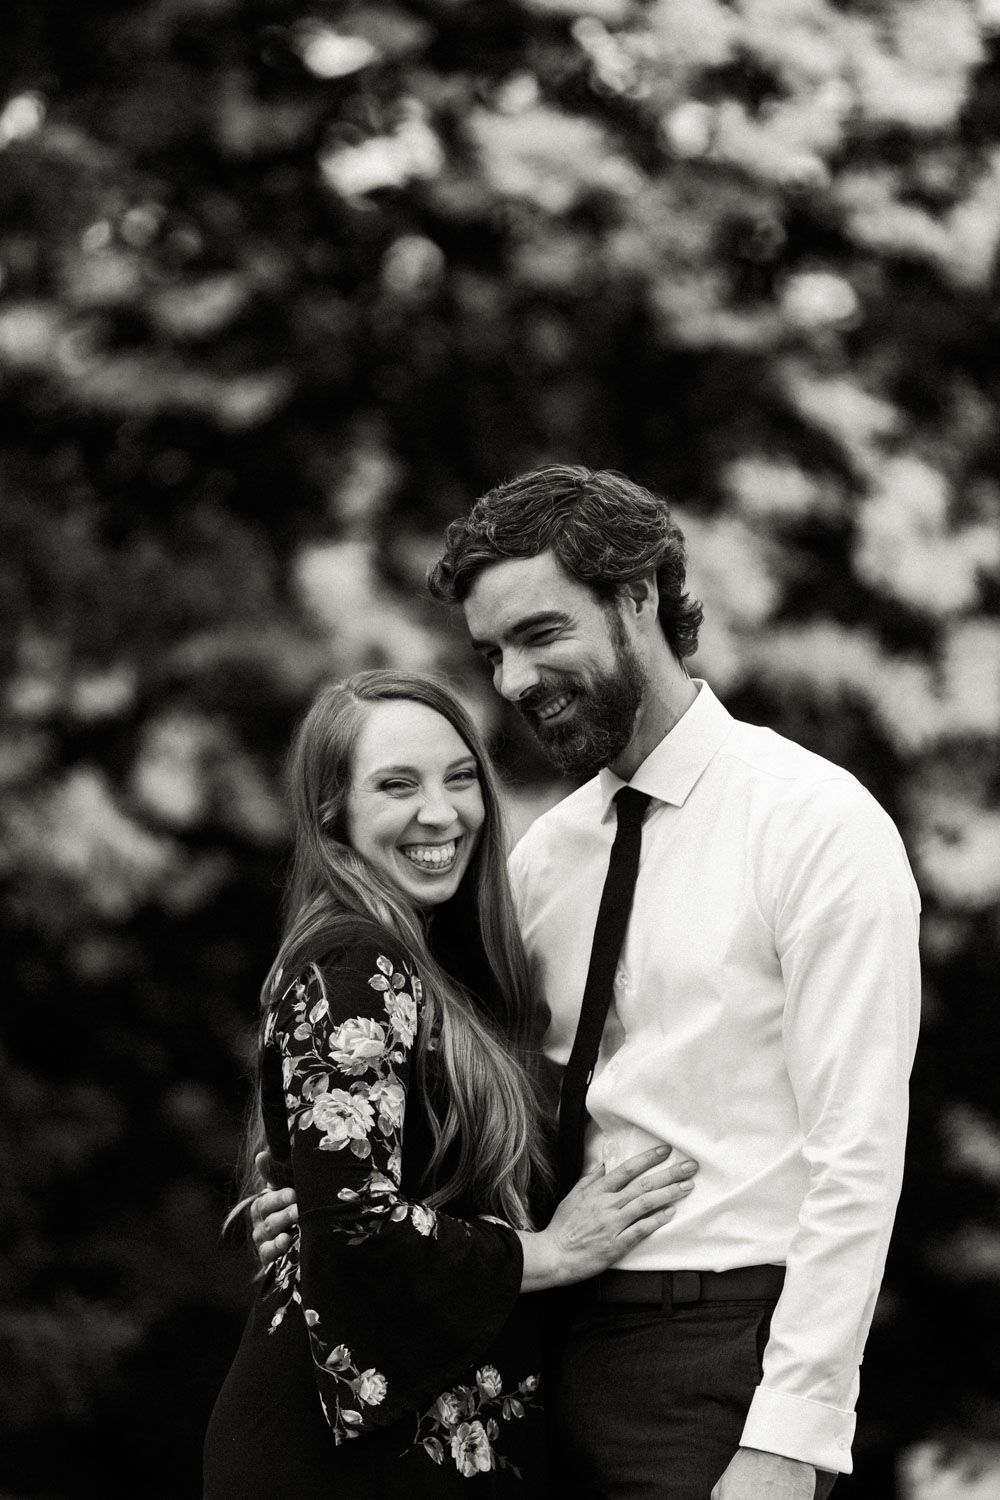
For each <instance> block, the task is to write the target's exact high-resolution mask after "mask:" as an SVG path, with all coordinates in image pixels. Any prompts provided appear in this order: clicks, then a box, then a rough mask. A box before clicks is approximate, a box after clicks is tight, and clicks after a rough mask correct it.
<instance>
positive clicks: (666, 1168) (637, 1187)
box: [604, 1146, 698, 1202]
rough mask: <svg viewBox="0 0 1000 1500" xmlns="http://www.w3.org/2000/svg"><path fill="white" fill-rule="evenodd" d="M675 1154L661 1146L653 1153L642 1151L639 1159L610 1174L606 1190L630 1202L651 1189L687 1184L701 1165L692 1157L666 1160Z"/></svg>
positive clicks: (635, 1157)
mask: <svg viewBox="0 0 1000 1500" xmlns="http://www.w3.org/2000/svg"><path fill="white" fill-rule="evenodd" d="M671 1150H672V1148H671V1147H670V1146H659V1147H656V1148H655V1149H654V1150H653V1151H642V1152H640V1153H639V1155H638V1156H632V1157H630V1158H629V1159H628V1161H626V1162H623V1163H622V1165H621V1166H620V1167H616V1168H615V1169H614V1171H613V1172H609V1173H608V1174H607V1176H606V1177H605V1179H604V1187H605V1188H606V1189H607V1190H608V1191H610V1192H613V1193H617V1194H618V1195H619V1197H620V1198H621V1200H622V1201H623V1202H627V1201H628V1200H629V1199H631V1198H634V1197H635V1196H636V1194H637V1193H642V1192H646V1191H647V1190H648V1188H649V1187H650V1186H654V1187H662V1186H665V1185H666V1184H667V1183H680V1182H685V1181H687V1179H688V1178H690V1177H693V1176H694V1174H695V1173H696V1172H697V1170H698V1163H697V1162H696V1161H694V1160H693V1159H692V1158H691V1157H686V1156H680V1155H678V1156H677V1157H675V1158H674V1159H673V1160H672V1161H666V1160H664V1157H665V1156H666V1155H667V1153H670V1152H671Z"/></svg>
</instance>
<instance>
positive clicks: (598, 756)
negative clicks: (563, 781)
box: [531, 723, 613, 777]
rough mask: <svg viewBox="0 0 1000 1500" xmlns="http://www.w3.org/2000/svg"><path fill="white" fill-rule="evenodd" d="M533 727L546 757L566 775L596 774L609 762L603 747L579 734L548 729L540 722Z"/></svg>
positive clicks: (586, 775) (588, 775)
mask: <svg viewBox="0 0 1000 1500" xmlns="http://www.w3.org/2000/svg"><path fill="white" fill-rule="evenodd" d="M531 727H532V730H533V732H534V736H535V739H536V740H537V741H538V744H539V747H540V749H541V750H542V752H543V754H544V755H545V757H546V759H547V760H549V761H551V762H552V764H553V765H554V766H555V768H556V770H557V771H561V772H562V774H563V775H564V776H581V777H590V776H596V775H597V773H598V771H599V770H600V769H601V767H602V766H603V765H606V764H607V762H606V761H605V758H604V756H603V754H602V751H601V749H599V748H598V747H597V746H595V745H592V744H589V743H588V742H587V741H585V740H581V739H580V737H579V736H578V735H572V734H568V733H566V732H565V731H563V733H560V732H559V730H558V729H546V728H545V726H544V725H542V724H540V723H535V724H532V726H531ZM612 758H613V757H612Z"/></svg>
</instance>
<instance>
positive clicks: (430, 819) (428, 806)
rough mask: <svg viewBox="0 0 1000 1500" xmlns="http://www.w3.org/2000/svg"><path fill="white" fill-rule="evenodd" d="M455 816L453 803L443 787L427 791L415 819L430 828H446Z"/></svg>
mask: <svg viewBox="0 0 1000 1500" xmlns="http://www.w3.org/2000/svg"><path fill="white" fill-rule="evenodd" d="M456 818H457V814H456V812H455V804H454V802H453V801H452V799H451V798H450V797H449V796H448V793H447V792H446V791H445V789H444V787H440V788H437V789H435V790H434V791H429V792H428V793H427V795H426V796H425V797H424V800H423V802H422V803H421V805H420V809H419V811H418V812H417V821H418V822H420V823H426V824H427V825H428V826H429V827H432V828H448V827H450V826H451V824H452V823H454V822H455V821H456Z"/></svg>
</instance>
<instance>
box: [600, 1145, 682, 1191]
mask: <svg viewBox="0 0 1000 1500" xmlns="http://www.w3.org/2000/svg"><path fill="white" fill-rule="evenodd" d="M673 1149H674V1148H673V1146H667V1145H663V1146H651V1147H650V1149H649V1150H648V1151H640V1152H639V1153H638V1155H636V1156H630V1157H629V1158H628V1160H627V1161H623V1162H622V1164H621V1166H620V1167H615V1168H614V1169H613V1170H612V1171H610V1172H608V1173H607V1174H606V1176H605V1178H604V1185H605V1187H607V1188H610V1189H611V1191H612V1192H614V1193H617V1192H620V1191H621V1189H622V1188H623V1187H627V1186H628V1184H629V1183H630V1182H632V1181H634V1180H635V1178H636V1177H641V1176H642V1174H643V1172H648V1171H649V1169H650V1167H658V1166H661V1165H662V1164H663V1162H665V1161H666V1159H667V1157H668V1156H669V1155H670V1154H671V1152H672V1151H673Z"/></svg>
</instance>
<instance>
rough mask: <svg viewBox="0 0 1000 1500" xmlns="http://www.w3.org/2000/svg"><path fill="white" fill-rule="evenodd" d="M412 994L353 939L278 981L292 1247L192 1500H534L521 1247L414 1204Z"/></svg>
mask: <svg viewBox="0 0 1000 1500" xmlns="http://www.w3.org/2000/svg"><path fill="white" fill-rule="evenodd" d="M420 1015H421V989H420V980H419V977H418V976H417V975H416V974H414V973H413V972H412V971H411V970H410V969H409V968H408V967H407V965H406V964H405V963H404V962H403V961H402V959H401V958H400V957H399V956H398V955H396V954H394V953H393V952H392V951H391V948H390V946H389V945H386V944H384V943H376V942H375V941H374V939H372V940H359V941H358V942H356V943H355V944H353V945H352V946H351V948H350V949H349V950H348V951H347V952H345V953H342V954H339V955H338V956H337V957H336V959H335V960H332V961H330V962H328V963H326V964H324V965H323V966H322V967H320V966H313V967H312V968H311V969H310V970H309V972H308V973H306V974H303V975H300V976H298V977H297V978H296V979H295V980H293V982H292V983H290V984H289V985H288V987H287V989H286V990H285V992H284V995H283V996H282V998H281V1000H280V1002H279V1003H278V1004H277V1005H276V1006H275V1007H274V1008H273V1010H272V1011H271V1013H270V1015H269V1016H268V1019H267V1024H266V1028H265V1032H264V1040H263V1052H262V1062H261V1089H262V1102H263V1107H264V1118H265V1126H266V1130H267V1136H268V1144H269V1147H270V1150H271V1153H272V1158H273V1159H274V1160H275V1161H277V1162H286V1163H289V1164H290V1180H291V1181H292V1182H293V1183H294V1186H295V1190H296V1194H297V1197H298V1204H299V1234H298V1236H297V1237H296V1239H295V1242H294V1243H293V1245H292V1248H291V1249H290V1250H289V1251H288V1253H287V1254H286V1255H284V1256H283V1257H282V1258H281V1260H279V1261H278V1262H277V1264H276V1265H275V1266H274V1267H272V1268H271V1270H270V1272H269V1274H268V1276H267V1278H266V1279H265V1281H264V1282H263V1285H262V1287H261V1291H260V1295H259V1297H258V1300H257V1303H256V1305H255V1307H254V1309H253V1312H252V1313H251V1316H250V1319H249V1322H248V1324H247V1328H246V1331H245V1333H244V1336H243V1341H242V1343H241V1345H240V1348H239V1351H238V1353H237V1356H236V1359H235V1361H234V1363H233V1366H232V1368H231V1370H230V1373H229V1376H228V1377H227V1380H226V1383H225V1385H224V1386H223V1389H222V1392H221V1394H220V1396H219V1400H218V1402H217V1403H216V1407H215V1411H214V1412H213V1414H212V1419H211V1422H210V1424H209V1430H208V1434H207V1438H206V1445H205V1490H204V1496H205V1500H236V1497H239V1500H287V1497H291V1496H294V1497H295V1500H327V1497H338V1496H345V1497H346V1496H348V1495H355V1494H359V1495H360V1494H362V1493H364V1494H366V1495H370V1496H372V1497H376V1500H381V1497H385V1500H391V1497H395V1496H399V1497H401V1500H402V1497H405V1500H419V1497H423V1496H427V1497H446V1496H451V1495H465V1494H470V1493H471V1495H472V1496H473V1497H476V1496H482V1497H483V1500H487V1497H489V1496H497V1497H500V1496H511V1497H513V1496H520V1497H522V1500H542V1497H544V1496H545V1495H547V1493H548V1489H547V1486H546V1483H545V1474H544V1434H543V1422H542V1415H541V1393H540V1389H539V1375H538V1371H539V1365H540V1358H539V1348H538V1328H537V1317H536V1313H535V1307H534V1302H535V1299H534V1298H532V1297H520V1296H519V1287H520V1278H521V1248H520V1244H519V1241H518V1239H517V1237H516V1235H515V1234H514V1233H513V1231H512V1230H510V1229H509V1228H508V1227H507V1226H506V1225H503V1224H501V1223H499V1222H497V1221H491V1220H487V1219H484V1218H479V1217H477V1214H476V1209H475V1206H474V1205H471V1204H466V1203H458V1204H449V1205H448V1206H447V1208H446V1209H432V1208H428V1207H427V1206H426V1205H425V1204H423V1203H421V1202H420V1201H419V1198H418V1197H417V1196H415V1185H416V1184H417V1183H418V1182H419V1180H420V1178H421V1176H422V1173H423V1169H424V1167H425V1166H426V1163H427V1160H428V1158H429V1156H430V1151H431V1138H430V1132H429V1128H428V1126H427V1124H426V1119H425V1117H424V1114H423V1110H422V1107H421V1105H420V1100H419V1098H418V1097H417V1091H416V1080H415V1074H414V1070H413V1067H412V1060H413V1049H414V1042H415V1038H416V1033H417V1028H418V1026H419V1025H420Z"/></svg>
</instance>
